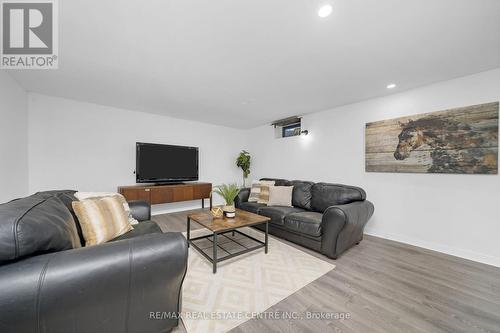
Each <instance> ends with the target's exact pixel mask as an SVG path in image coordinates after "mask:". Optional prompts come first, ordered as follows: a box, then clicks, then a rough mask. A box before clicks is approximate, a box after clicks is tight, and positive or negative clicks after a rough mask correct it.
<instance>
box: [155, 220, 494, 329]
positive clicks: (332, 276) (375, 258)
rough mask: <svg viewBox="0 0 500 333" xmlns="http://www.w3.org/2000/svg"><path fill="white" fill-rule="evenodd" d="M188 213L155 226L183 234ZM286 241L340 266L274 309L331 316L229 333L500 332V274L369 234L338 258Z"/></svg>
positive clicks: (251, 324)
mask: <svg viewBox="0 0 500 333" xmlns="http://www.w3.org/2000/svg"><path fill="white" fill-rule="evenodd" d="M190 212H193V211H190ZM187 213H188V212H179V213H172V214H164V215H157V216H154V217H153V220H154V221H156V222H157V223H158V224H159V225H160V227H161V228H162V230H163V231H164V232H167V231H185V229H186V217H187ZM192 227H193V228H198V226H197V225H196V224H195V223H193V224H192ZM278 239H279V238H278ZM280 240H281V241H284V240H282V239H280ZM284 242H285V243H287V244H289V245H292V246H294V247H296V248H299V249H301V250H303V251H305V252H307V253H309V254H311V255H313V256H315V257H317V258H320V259H322V260H325V261H330V262H332V263H334V264H335V265H336V266H337V267H336V268H335V269H334V270H332V271H330V272H329V273H327V274H325V275H324V276H322V277H320V278H319V279H317V280H316V281H314V282H312V283H310V284H308V285H307V286H305V287H304V288H302V289H300V290H299V291H297V292H296V293H294V294H292V295H290V296H289V297H287V298H286V299H284V300H283V301H281V302H279V303H278V304H276V305H274V306H273V307H271V308H270V309H269V310H268V311H271V312H290V311H292V312H295V313H298V314H305V313H306V312H310V313H323V314H327V315H328V314H330V316H331V317H330V318H315V319H296V318H289V319H281V320H275V319H272V318H266V319H262V318H261V319H252V320H249V321H247V322H245V323H243V324H241V325H240V326H238V327H236V328H235V329H233V330H232V331H231V333H247V332H287V333H288V332H482V333H484V332H500V268H496V267H493V266H488V265H485V264H480V263H477V262H473V261H469V260H465V259H462V258H458V257H453V256H449V255H446V254H442V253H439V252H434V251H430V250H426V249H422V248H418V247H415V246H411V245H407V244H403V243H398V242H394V241H390V240H386V239H382V238H378V237H373V236H368V235H366V236H365V239H364V240H363V241H362V242H361V243H360V244H359V245H358V246H355V247H354V248H352V249H351V250H349V251H348V252H346V253H345V254H344V255H343V256H341V257H340V258H339V259H337V260H331V259H328V258H327V257H325V256H323V255H321V254H319V253H316V252H314V251H310V250H308V249H306V248H303V247H301V246H299V245H295V244H293V243H290V242H287V241H284ZM335 313H337V314H344V316H345V315H348V316H349V318H348V319H342V320H341V319H337V318H335V317H332V316H334V315H335ZM184 331H185V330H184V328H183V327H179V329H178V332H184Z"/></svg>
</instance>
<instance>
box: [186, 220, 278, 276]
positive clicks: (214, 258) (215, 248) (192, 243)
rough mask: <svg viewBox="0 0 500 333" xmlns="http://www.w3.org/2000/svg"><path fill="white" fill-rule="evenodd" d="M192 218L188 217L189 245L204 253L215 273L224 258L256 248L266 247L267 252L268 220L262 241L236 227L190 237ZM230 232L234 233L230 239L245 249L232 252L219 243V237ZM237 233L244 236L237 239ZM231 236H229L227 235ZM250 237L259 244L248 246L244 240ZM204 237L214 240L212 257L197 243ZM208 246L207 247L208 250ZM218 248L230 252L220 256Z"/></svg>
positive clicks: (265, 251)
mask: <svg viewBox="0 0 500 333" xmlns="http://www.w3.org/2000/svg"><path fill="white" fill-rule="evenodd" d="M190 222H191V221H190V219H188V230H187V231H188V232H187V241H188V246H193V247H194V248H195V249H196V250H197V251H198V252H199V253H200V254H201V255H203V256H204V257H205V258H207V259H208V260H209V261H210V262H211V263H212V267H213V273H214V274H215V273H217V263H219V262H221V261H224V260H228V259H231V258H234V257H236V256H240V255H243V254H245V253H248V252H252V251H255V250H258V249H261V248H264V253H266V254H267V251H268V238H269V237H268V222H265V225H266V230H265V234H264V235H265V236H264V237H265V240H264V241H261V240H258V239H257V238H255V237H252V236H250V235H248V234H246V233H244V232H241V231H239V230H236V229H233V230H227V231H222V232H217V233H216V232H214V233H210V234H208V235H204V236H200V237H195V238H190V224H191V223H190ZM228 233H231V234H232V236H233V237H232V238H231V239H230V241H232V242H234V243H236V244H237V245H239V246H241V247H243V248H244V249H243V250H241V251H237V252H233V253H230V252H229V251H226V250H225V249H224V248H222V247H221V246H220V245H221V244H218V238H219V237H227V236H225V235H226V234H228ZM235 233H237V234H238V235H241V236H243V238H239V239H235V238H234V236H235ZM227 238H229V237H227ZM245 238H246V239H250V240H252V241H253V242H254V243H257V245H254V246H246V245H245V244H244V243H245V242H243V241H242V240H243V239H245ZM203 239H208V240H209V241H210V242H212V246H211V247H212V257H210V256H209V255H208V254H207V253H206V252H205V251H204V250H203V249H202V248H201V247H199V246H198V245H197V244H196V241H200V240H203ZM206 249H207V248H205V250H206ZM218 249H221V250H222V251H224V252H226V253H228V254H227V255H225V256H223V257H221V258H218V256H217V251H218Z"/></svg>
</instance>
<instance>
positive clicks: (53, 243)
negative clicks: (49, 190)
mask: <svg viewBox="0 0 500 333" xmlns="http://www.w3.org/2000/svg"><path fill="white" fill-rule="evenodd" d="M76 247H80V240H79V237H78V232H77V230H76V224H75V221H74V220H73V217H72V216H71V213H70V212H69V210H68V209H67V208H66V207H65V206H64V204H63V203H62V202H61V200H59V199H58V198H57V197H55V196H54V195H47V196H36V195H33V196H29V197H26V198H22V199H17V200H14V201H11V202H8V203H5V204H1V205H0V262H8V261H10V260H16V259H19V258H23V257H28V256H33V255H37V254H42V253H48V252H57V251H63V250H69V249H72V248H76Z"/></svg>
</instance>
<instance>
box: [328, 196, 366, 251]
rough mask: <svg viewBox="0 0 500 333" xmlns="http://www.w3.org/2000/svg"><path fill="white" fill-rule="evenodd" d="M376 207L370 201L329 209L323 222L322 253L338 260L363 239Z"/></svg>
mask: <svg viewBox="0 0 500 333" xmlns="http://www.w3.org/2000/svg"><path fill="white" fill-rule="evenodd" d="M373 212H374V206H373V204H372V203H371V202H370V201H368V200H364V201H355V202H351V203H349V204H346V205H337V206H330V207H328V208H327V209H326V210H325V212H324V213H323V219H322V221H321V228H322V232H323V234H322V240H321V252H322V253H323V254H325V255H327V256H328V257H330V258H334V259H335V258H337V257H338V256H339V255H340V254H342V253H343V252H344V251H346V250H347V249H349V248H350V247H351V246H353V245H354V244H356V243H359V242H360V241H361V240H362V239H363V230H364V228H365V225H366V223H367V222H368V220H369V219H370V217H371V216H372V215H373Z"/></svg>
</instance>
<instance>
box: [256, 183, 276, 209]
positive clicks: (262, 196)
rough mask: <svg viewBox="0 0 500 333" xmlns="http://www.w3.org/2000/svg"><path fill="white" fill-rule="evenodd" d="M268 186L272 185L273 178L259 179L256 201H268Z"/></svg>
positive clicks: (262, 202) (265, 202)
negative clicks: (258, 191)
mask: <svg viewBox="0 0 500 333" xmlns="http://www.w3.org/2000/svg"><path fill="white" fill-rule="evenodd" d="M269 186H274V180H261V181H260V193H259V199H258V200H257V202H258V203H261V204H266V205H267V203H268V202H269Z"/></svg>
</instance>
